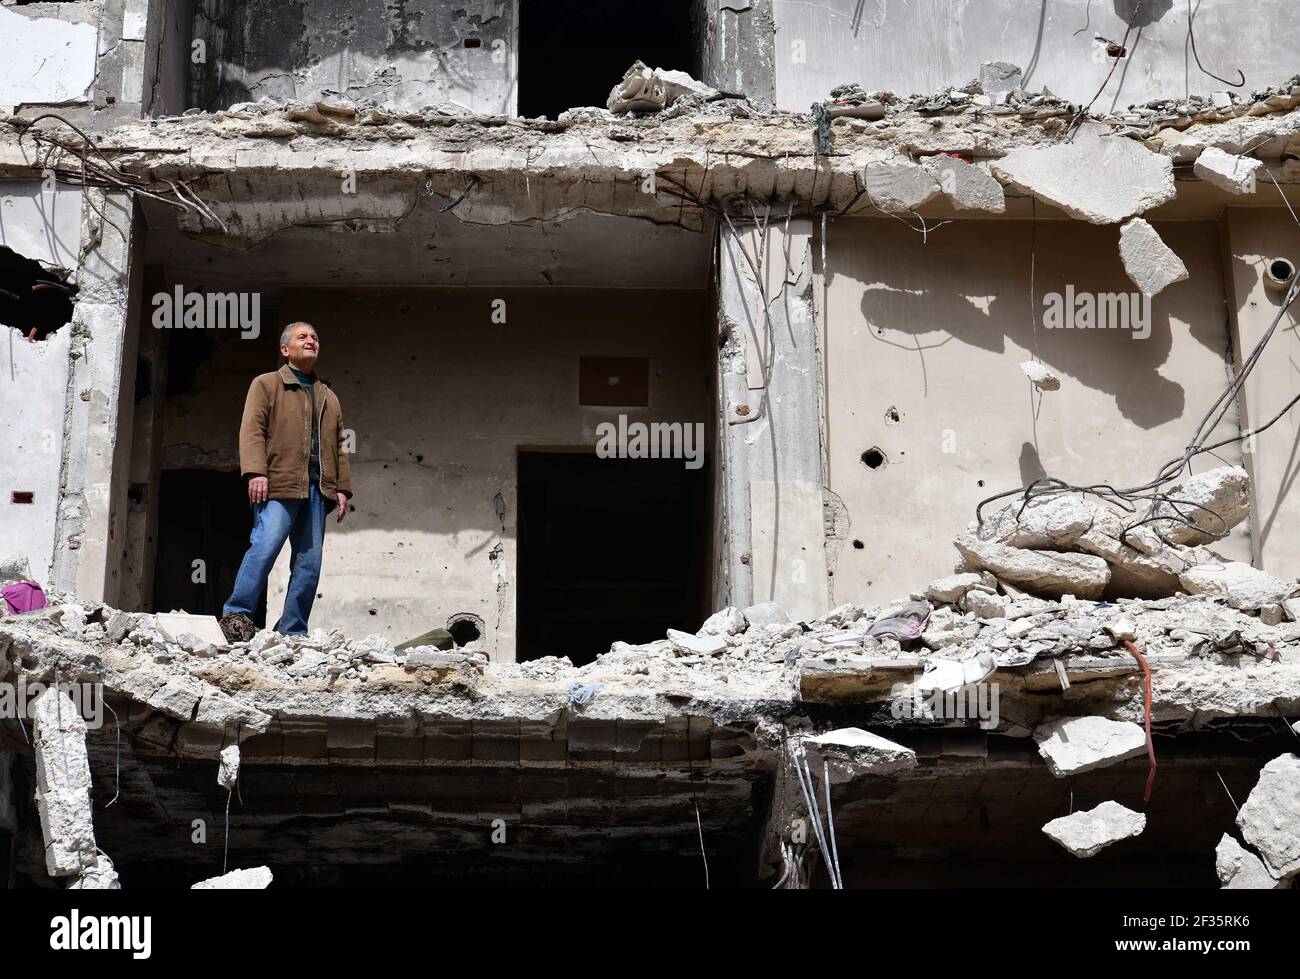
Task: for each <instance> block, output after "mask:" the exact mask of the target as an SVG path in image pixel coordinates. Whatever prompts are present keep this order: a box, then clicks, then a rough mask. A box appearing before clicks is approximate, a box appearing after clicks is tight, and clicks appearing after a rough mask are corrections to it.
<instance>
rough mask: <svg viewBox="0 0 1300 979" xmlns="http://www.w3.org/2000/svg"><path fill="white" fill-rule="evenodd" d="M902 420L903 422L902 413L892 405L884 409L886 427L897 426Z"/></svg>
mask: <svg viewBox="0 0 1300 979" xmlns="http://www.w3.org/2000/svg"><path fill="white" fill-rule="evenodd" d="M902 420H903V413H902V412H901V411H899V410H898V409H897V408H895V407H894V406H893V405H890V406H889V407H888V408H887V409H885V424H886V425H897V424H898V423H899V422H901V421H902Z"/></svg>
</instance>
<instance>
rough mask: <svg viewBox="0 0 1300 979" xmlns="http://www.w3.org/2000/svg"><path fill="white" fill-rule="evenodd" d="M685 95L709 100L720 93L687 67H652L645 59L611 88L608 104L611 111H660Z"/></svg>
mask: <svg viewBox="0 0 1300 979" xmlns="http://www.w3.org/2000/svg"><path fill="white" fill-rule="evenodd" d="M684 95H694V96H697V97H698V98H701V99H703V100H705V101H709V100H711V99H716V98H717V97H718V95H719V93H718V90H717V89H715V88H710V87H709V86H708V85H705V84H704V83H703V82H701V81H698V80H696V79H694V78H692V77H691V76H690V75H688V74H687V73H686V72H684V71H677V70H675V69H669V68H649V67H647V66H646V64H645V62H642V61H637V62H634V63H633V64H632V67H630V68H628V70H627V71H626V72H624V73H623V80H622V81H620V82H619V83H618V84H617V85H615V86H614V87H613V88H612V89H611V90H610V93H609V98H607V99H606V100H605V105H606V107H607V108H608V109H609V111H610V112H658V111H659V110H661V109H666V108H667V107H668V106H670V105H672V104H673V103H674V102H676V101H677V100H678V99H679V98H681V97H682V96H684Z"/></svg>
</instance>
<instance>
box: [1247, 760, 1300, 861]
mask: <svg viewBox="0 0 1300 979" xmlns="http://www.w3.org/2000/svg"><path fill="white" fill-rule="evenodd" d="M1237 826H1238V827H1239V828H1240V829H1241V835H1242V836H1243V837H1244V838H1245V840H1246V842H1247V843H1249V844H1250V845H1251V846H1252V847H1254V848H1255V850H1256V852H1258V853H1259V855H1260V856H1261V857H1263V859H1264V865H1265V866H1266V867H1267V868H1268V871H1269V873H1270V874H1272V875H1273V876H1274V877H1277V878H1279V879H1283V880H1284V879H1286V878H1289V877H1293V876H1295V875H1296V874H1298V873H1300V755H1279V756H1278V757H1276V758H1274V759H1273V760H1272V761H1271V762H1269V763H1268V764H1267V765H1265V766H1264V767H1263V768H1262V769H1260V772H1259V781H1258V782H1256V783H1255V787H1254V788H1253V789H1251V791H1250V795H1249V796H1247V797H1246V801H1245V802H1243V803H1242V805H1241V809H1240V810H1239V811H1238V812H1237Z"/></svg>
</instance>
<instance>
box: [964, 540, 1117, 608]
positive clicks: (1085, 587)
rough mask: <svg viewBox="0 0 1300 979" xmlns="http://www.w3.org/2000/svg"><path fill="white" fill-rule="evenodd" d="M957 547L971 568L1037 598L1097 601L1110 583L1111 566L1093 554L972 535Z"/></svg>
mask: <svg viewBox="0 0 1300 979" xmlns="http://www.w3.org/2000/svg"><path fill="white" fill-rule="evenodd" d="M954 543H955V544H956V547H957V550H958V551H960V552H961V554H962V557H964V558H966V560H967V561H968V562H969V563H970V564H971V565H972V566H974V567H976V568H979V569H981V570H983V571H991V572H993V573H994V574H995V575H997V576H998V577H999V578H1003V579H1005V580H1006V581H1009V582H1011V584H1013V585H1015V586H1016V587H1018V588H1023V589H1025V591H1028V592H1032V593H1034V594H1039V595H1049V596H1052V597H1054V598H1059V597H1060V596H1062V595H1074V596H1075V597H1076V598H1088V599H1097V598H1100V597H1101V595H1102V593H1103V592H1104V591H1105V590H1106V585H1107V584H1108V583H1109V582H1110V565H1108V564H1107V563H1106V562H1105V560H1104V559H1102V558H1099V557H1096V556H1094V555H1091V554H1063V553H1058V552H1056V551H1032V550H1024V549H1022V548H1018V547H1007V546H1006V545H1004V544H998V543H996V542H993V541H982V540H979V539H978V538H976V537H974V536H971V535H969V534H966V535H962V536H960V537H958V538H957V539H956V541H954Z"/></svg>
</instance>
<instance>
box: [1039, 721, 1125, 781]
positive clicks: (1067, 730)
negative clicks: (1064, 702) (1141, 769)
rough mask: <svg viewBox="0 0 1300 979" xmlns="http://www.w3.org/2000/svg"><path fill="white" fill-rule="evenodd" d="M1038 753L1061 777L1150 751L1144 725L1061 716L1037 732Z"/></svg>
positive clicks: (1042, 725) (1053, 772) (1053, 771)
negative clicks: (1147, 749) (1147, 747)
mask: <svg viewBox="0 0 1300 979" xmlns="http://www.w3.org/2000/svg"><path fill="white" fill-rule="evenodd" d="M1034 741H1035V742H1036V743H1037V744H1038V753H1039V754H1040V755H1042V756H1043V759H1044V760H1045V761H1046V762H1047V767H1048V768H1050V769H1051V770H1052V774H1053V775H1055V776H1056V777H1057V778H1065V777H1067V776H1070V775H1078V774H1079V773H1081V772H1090V771H1092V770H1093V769H1094V768H1105V767H1106V766H1107V765H1113V764H1115V763H1116V762H1120V761H1123V760H1124V759H1126V758H1133V757H1135V756H1137V755H1140V754H1142V753H1143V752H1144V751H1146V745H1147V736H1146V732H1145V731H1144V730H1143V729H1142V727H1141V725H1138V724H1134V723H1132V722H1131V721H1112V720H1110V719H1109V718H1105V717H1097V716H1096V715H1092V714H1089V715H1087V716H1085V717H1061V718H1057V719H1056V720H1054V721H1049V722H1048V723H1046V724H1040V725H1039V726H1038V727H1037V728H1035V729H1034Z"/></svg>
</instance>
